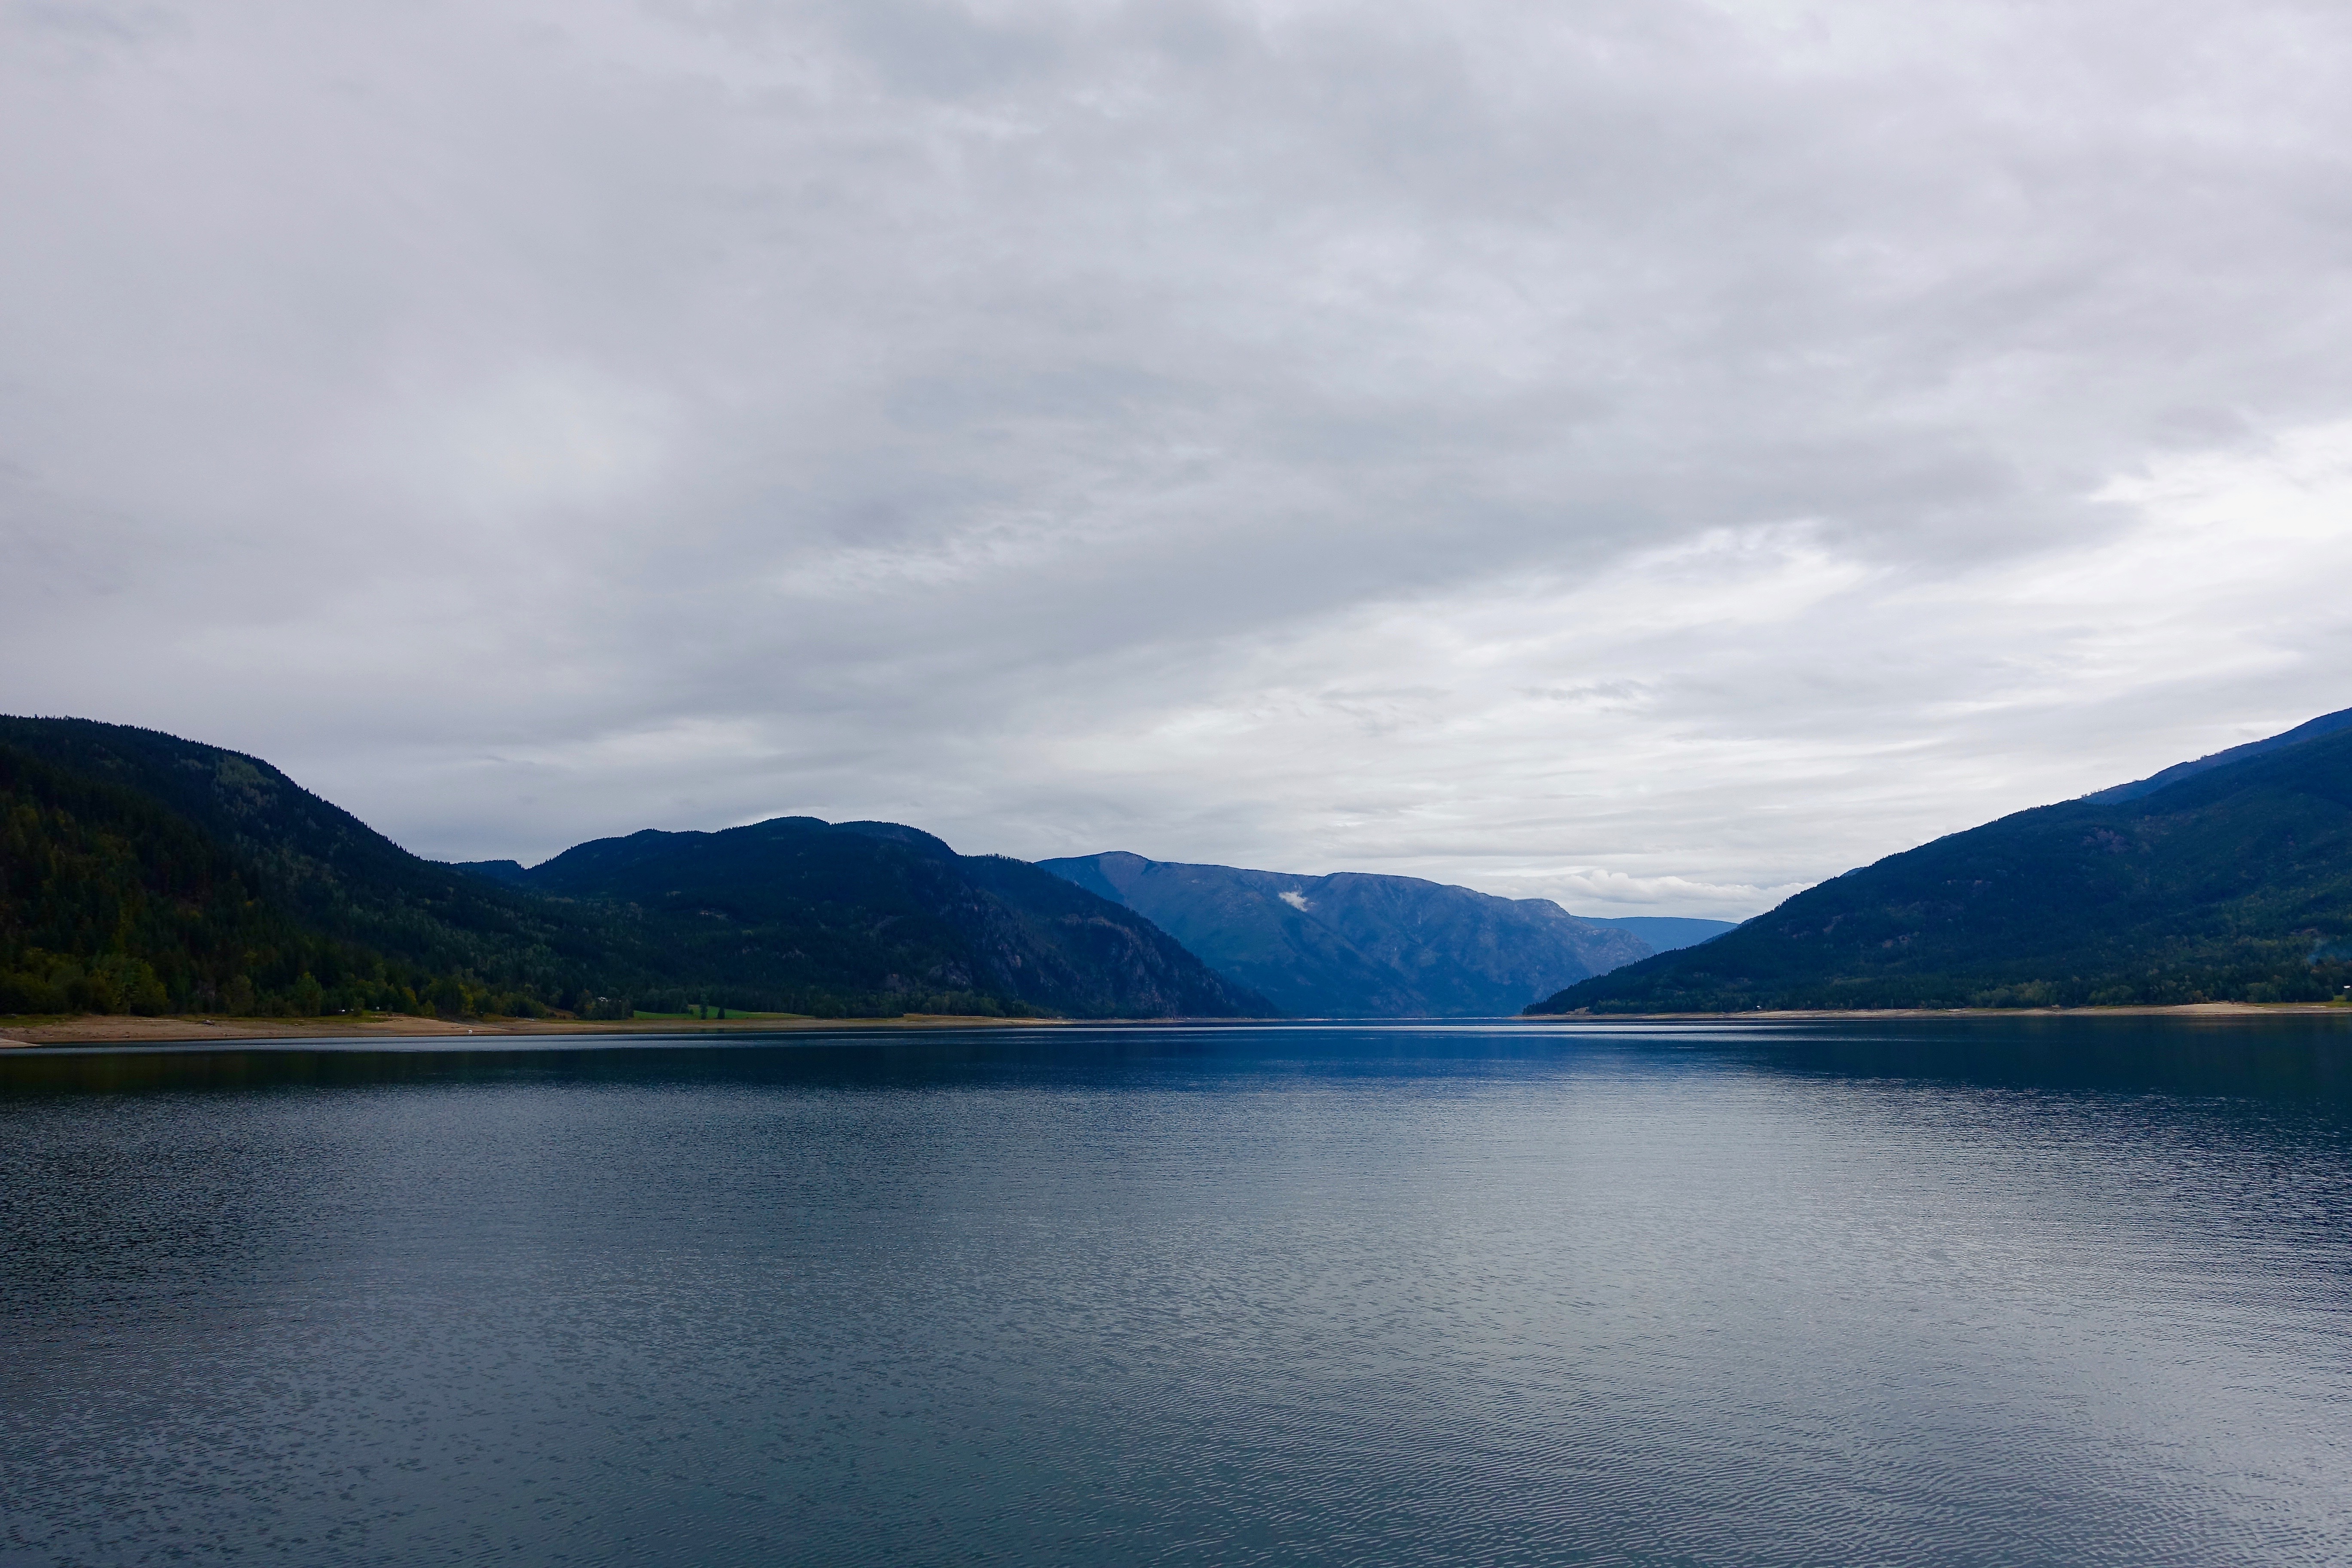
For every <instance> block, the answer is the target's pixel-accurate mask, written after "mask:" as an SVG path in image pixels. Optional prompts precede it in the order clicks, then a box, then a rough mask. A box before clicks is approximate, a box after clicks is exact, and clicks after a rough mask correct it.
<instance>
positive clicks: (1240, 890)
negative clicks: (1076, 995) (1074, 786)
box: [1037, 852, 1651, 1018]
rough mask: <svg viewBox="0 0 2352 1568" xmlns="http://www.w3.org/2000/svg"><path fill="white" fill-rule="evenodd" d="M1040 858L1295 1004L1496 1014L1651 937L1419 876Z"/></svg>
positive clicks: (1231, 975)
mask: <svg viewBox="0 0 2352 1568" xmlns="http://www.w3.org/2000/svg"><path fill="white" fill-rule="evenodd" d="M1037 864H1038V866H1039V867H1040V868H1042V869H1045V870H1047V871H1051V872H1052V873H1054V874H1055V876H1057V877H1063V878H1066V879H1068V880H1069V881H1071V882H1072V883H1074V884H1076V886H1078V887H1080V888H1084V889H1087V891H1089V892H1092V893H1096V894H1099V895H1100V896H1101V897H1103V898H1106V899H1109V900H1115V901H1117V902H1118V903H1121V904H1124V905H1125V906H1126V907H1127V908H1129V909H1131V910H1135V911H1137V912H1138V913H1139V914H1142V915H1144V916H1147V917H1149V918H1150V920H1151V921H1152V922H1153V923H1154V924H1156V925H1158V926H1160V928H1161V929H1163V930H1164V931H1167V932H1168V933H1169V934H1170V935H1171V936H1173V937H1174V938H1175V939H1176V940H1177V941H1179V942H1182V943H1183V944H1184V945H1185V946H1186V947H1188V948H1190V949H1191V950H1192V952H1196V953H1198V954H1200V955H1201V957H1202V959H1204V960H1206V961H1207V963H1209V965H1210V967H1211V968H1213V969H1214V970H1216V971H1217V972H1218V973H1221V974H1223V975H1224V976H1226V977H1227V978H1228V979H1230V980H1232V981H1234V982H1235V983H1237V984H1241V985H1244V986H1247V987H1248V988H1249V989H1250V990H1252V991H1255V992H1256V993H1258V994H1261V995H1263V996H1265V998H1267V999H1268V1000H1269V1001H1271V1002H1272V1003H1273V1004H1274V1005H1276V1006H1277V1007H1279V1008H1281V1009H1282V1011H1283V1012H1285V1013H1287V1014H1290V1015H1293V1016H1299V1017H1322V1018H1349V1017H1353V1018H1364V1017H1495V1016H1501V1015H1504V1014H1509V1013H1516V1012H1517V1011H1518V1010H1519V1009H1520V1008H1521V1007H1523V1006H1525V1005H1527V1004H1528V1001H1529V1000H1530V999H1532V998H1535V997H1538V996H1542V995H1545V994H1548V993H1549V992H1550V991H1553V990H1555V989H1557V988H1558V987H1559V986H1560V985H1561V984H1565V983H1567V982H1569V981H1571V980H1578V979H1581V978H1583V977H1584V976H1585V975H1588V974H1594V973H1600V972H1601V971H1603V970H1607V969H1612V968H1615V967H1616V966H1617V965H1619V964H1622V963H1631V962H1632V961H1633V960H1634V959H1637V958H1640V957H1643V955H1644V954H1646V953H1648V952H1650V951H1651V948H1650V945H1649V944H1648V943H1647V942H1643V940H1642V939H1641V938H1640V937H1638V936H1636V935H1634V934H1633V932H1631V931H1622V930H1616V929H1612V927H1610V926H1606V925H1603V924H1601V923H1599V922H1597V921H1585V920H1579V919H1578V918H1577V917H1575V916H1574V915H1571V914H1570V913H1568V912H1567V911H1566V910H1562V909H1561V908H1560V907H1559V905H1558V904H1555V903H1553V902H1552V901H1551V900H1549V899H1501V898H1496V897H1494V896H1493V895H1491V894H1487V893H1479V892H1473V891H1472V890H1471V889H1467V888H1449V887H1445V886H1444V885H1442V884H1440V883H1436V882H1425V881H1423V880H1422V879H1419V878H1417V877H1376V876H1369V875H1364V874H1361V873H1358V872H1351V871H1350V872H1340V873H1339V874H1337V875H1335V876H1328V877H1294V876H1289V875H1286V874H1284V873H1282V872H1278V871H1250V870H1243V869H1239V868H1234V867H1231V866H1193V865H1184V864H1181V863H1176V862H1171V861H1163V860H1147V859H1145V858H1143V857H1142V856H1140V855H1129V854H1124V853H1118V852H1113V853H1110V854H1104V855H1082V856H1073V857H1070V858H1065V859H1058V860H1041V861H1039V862H1038V863H1037Z"/></svg>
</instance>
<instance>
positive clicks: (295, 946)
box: [0, 717, 626, 1013]
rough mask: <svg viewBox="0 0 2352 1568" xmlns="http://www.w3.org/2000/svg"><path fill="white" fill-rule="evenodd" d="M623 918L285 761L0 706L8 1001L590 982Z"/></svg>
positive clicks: (427, 998) (2, 915) (16, 1005)
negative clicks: (510, 877) (441, 853)
mask: <svg viewBox="0 0 2352 1568" xmlns="http://www.w3.org/2000/svg"><path fill="white" fill-rule="evenodd" d="M618 936H619V933H615V932H614V931H608V930H604V929H600V928H599V927H598V926H597V925H596V923H595V922H593V921H583V919H582V918H581V917H580V915H579V914H577V913H576V912H573V911H567V910H558V909H555V908H553V907H551V906H549V905H548V904H546V902H545V901H544V900H536V899H530V898H528V897H520V896H517V895H514V894H511V893H509V892H507V891H505V890H503V889H497V888H494V887H490V886H488V885H486V884H484V883H483V882H481V881H479V880H478V879H474V878H470V877H466V876H462V875H460V874H458V873H457V872H455V871H452V870H450V869H448V868H446V867H441V866H436V865H434V864H432V863H431V862H429V861H425V860H421V859H419V858H416V857H415V856H414V855H411V854H409V853H408V852H407V851H406V850H404V849H402V848H401V847H399V846H398V845H396V844H394V843H392V842H391V841H390V840H389V839H386V838H385V837H383V836H382V835H380V834H378V833H376V832H374V831H373V829H371V828H369V827H368V826H366V825H365V824H364V823H362V822H361V821H360V820H359V819H358V818H356V817H354V816H352V815H351V814H350V813H348V812H345V811H343V810H341V809H340V808H339V807H336V806H334V805H330V804H329V803H327V802H326V801H323V800H321V799H320V798H319V797H318V796H317V795H312V794H310V792H309V791H307V790H305V789H303V788H302V787H301V786H299V784H295V783H294V782H293V781H292V780H290V779H289V778H288V777H286V775H285V774H283V773H279V772H278V770H277V769H275V768H273V767H271V766H270V765H269V764H268V763H264V762H261V761H260V760H258V759H257V758H254V757H248V756H244V755H242V754H240V753H238V752H228V751H223V750H221V749H220V748H219V747H216V746H206V745H201V744H198V743H196V742H191V741H183V740H180V739H178V738H176V737H174V736H171V735H164V734H161V733H158V732H157V731H152V730H138V729H132V728H130V727H128V726H125V725H119V724H100V723H94V722H91V721H88V720H79V719H23V718H7V717H0V1012H52V1011H68V1010H91V1011H117V1010H121V1011H142V1012H160V1011H166V1010H171V1011H183V1010H191V1009H202V1010H206V1011H213V1010H218V1011H224V1012H232V1013H237V1012H250V1011H256V1010H258V1011H262V1012H274V1011H300V1012H309V1013H315V1012H319V1011H321V1010H329V1009H333V1008H341V1007H361V1006H373V1007H396V1008H405V1009H411V1010H415V1009H417V1008H420V1007H436V1006H437V1007H440V1008H442V1009H444V1010H448V1011H461V1010H467V1009H469V1008H478V1007H481V1006H483V1005H492V1006H497V1007H499V1008H500V1009H501V1010H506V1011H512V1010H516V1009H518V1008H527V1007H529V1006H530V1005H542V1006H544V1005H556V1004H558V1003H560V1002H573V1001H578V1000H580V999H581V995H582V993H583V989H585V988H587V987H590V986H593V984H595V983H596V982H597V981H598V980H599V979H600V978H601V977H602V974H603V973H604V972H605V971H607V970H610V969H612V968H614V960H615V957H616V953H617V952H618V950H620V949H621V948H624V947H625V946H626V943H625V941H620V940H617V938H618Z"/></svg>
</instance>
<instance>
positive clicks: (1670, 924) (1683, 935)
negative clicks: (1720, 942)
mask: <svg viewBox="0 0 2352 1568" xmlns="http://www.w3.org/2000/svg"><path fill="white" fill-rule="evenodd" d="M1576 918H1577V919H1578V920H1580V921H1591V922H1592V923H1593V924H1594V925H1601V926H1615V927H1616V928H1617V929H1618V930H1619V931H1632V932H1633V934H1634V935H1635V936H1638V937H1640V938H1641V939H1642V940H1643V942H1647V943H1649V944H1650V948H1651V951H1653V952H1673V951H1674V950H1675V949H1676V948H1678V947H1696V946H1697V945H1698V944H1699V943H1700V942H1713V941H1714V940H1715V939H1716V938H1717V937H1719V936H1721V935H1722V934H1723V933H1724V932H1725V931H1733V930H1736V929H1738V925H1739V922H1738V921H1711V920H1702V919H1700V918H1698V917H1697V916H1696V915H1608V916H1602V915H1578V916H1577V917H1576Z"/></svg>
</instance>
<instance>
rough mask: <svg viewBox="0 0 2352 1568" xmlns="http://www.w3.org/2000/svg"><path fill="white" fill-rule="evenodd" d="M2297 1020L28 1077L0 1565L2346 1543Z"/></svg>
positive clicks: (2351, 1466) (1135, 1557)
mask: <svg viewBox="0 0 2352 1568" xmlns="http://www.w3.org/2000/svg"><path fill="white" fill-rule="evenodd" d="M2347 1308H2352V1033H2347V1031H2346V1030H2345V1029H2344V1028H2342V1027H2340V1026H2338V1025H2337V1024H2336V1021H2334V1020H2328V1019H2316V1018H2306V1019H2291V1018H2290V1019H2278V1020H2273V1021H2266V1022H2259V1023H2253V1024H2245V1023H2235V1022H2232V1023H2226V1024H2224V1023H2215V1024H2210V1025H2194V1026H2192V1025H2187V1024H2182V1023H2178V1022H2170V1021H2166V1022H2155V1021H2147V1020H2125V1019H2116V1020H2047V1019H2045V1020H2016V1021H2008V1020H2002V1021H1990V1022H1963V1021H1952V1022H1940V1021H1937V1022H1926V1023H1919V1024H1916V1025H1903V1026H1888V1025H1847V1026H1833V1027H1832V1026H1780V1027H1768V1026H1759V1027H1755V1028H1748V1029H1726V1028H1705V1027H1674V1028H1658V1027H1624V1028H1601V1027H1593V1026H1558V1027H1550V1026H1533V1027H1531V1026H1523V1025H1509V1026H1487V1027H1481V1026H1457V1027H1441V1026H1428V1027H1421V1026H1401V1027H1383V1028H1342V1029H1333V1028H1312V1027H1304V1026H1297V1027H1249V1028H1232V1029H1181V1028H1160V1029H1128V1030H1071V1029H1065V1030H1053V1031H1045V1030H1038V1031H1031V1032H1024V1033H1018V1034H991V1035H986V1036H940V1035H929V1036H919V1037H918V1036H890V1037H877V1036H871V1035H869V1036H865V1037H858V1038H856V1039H855V1040H844V1041H831V1042H812V1041H811V1040H810V1039H809V1038H807V1037H800V1038H795V1039H791V1040H758V1039H754V1040H749V1041H746V1040H743V1039H740V1038H738V1039H735V1040H733V1041H730V1043H728V1044H725V1045H717V1046H714V1045H709V1044H707V1043H670V1044H652V1045H647V1044H644V1043H632V1044H630V1045H629V1046H627V1047H614V1048H585V1047H581V1046H577V1045H575V1046H573V1047H562V1048H544V1047H542V1048H538V1049H533V1050H529V1051H516V1052H511V1053H483V1052H474V1053H469V1054H457V1053H446V1052H438V1051H431V1050H415V1051H386V1050H383V1049H382V1048H380V1047H378V1048H369V1049H365V1050H360V1049H352V1050H332V1049H327V1050H315V1049H306V1050H302V1051H289V1052H270V1051H247V1052H229V1053H223V1052H218V1051H207V1052H158V1051H131V1052H112V1053H87V1054H77V1055H65V1054H58V1053H52V1052H42V1053H40V1054H38V1055H37V1056H33V1055H28V1054H26V1053H15V1054H11V1055H7V1056H5V1057H0V1563H6V1564H11V1565H14V1564H20V1563H22V1564H30V1563H44V1564H46V1563H210V1562H228V1561H236V1562H240V1563H317V1564H341V1563H387V1564H390V1563H400V1564H414V1563H571V1564H606V1563H611V1564H623V1563H626V1564H672V1563H675V1564H706V1563H708V1564H731V1563H819V1562H824V1563H840V1562H850V1561H872V1562H892V1561H896V1562H918V1563H955V1562H1020V1563H1106V1562H1174V1563H1436V1562H1449V1563H1451V1562H1482V1563H1693V1564H1695V1563H1776V1564H1777V1563H1790V1564H1794V1563H1937V1564H1974V1563H1985V1564H1993V1563H2001V1564H2009V1563H2070V1564H2073V1563H2084V1564H2098V1563H2179V1564H2198V1565H2212V1564H2230V1563H2345V1562H2347V1560H2352V1312H2348V1311H2347Z"/></svg>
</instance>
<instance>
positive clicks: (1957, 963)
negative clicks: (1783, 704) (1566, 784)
mask: <svg viewBox="0 0 2352 1568" xmlns="http://www.w3.org/2000/svg"><path fill="white" fill-rule="evenodd" d="M2331 717H2334V716H2331ZM2303 732H2304V733H2305V738H2304V739H2301V740H2295V741H2289V742H2287V743H2284V744H2277V745H2257V746H2256V747H2253V748H2249V749H2247V750H2246V751H2245V752H2243V753H2242V754H2239V755H2237V756H2235V757H2229V758H2226V759H2225V760H2221V761H2217V762H2211V763H2210V765H2206V766H2202V767H2197V768H2191V769H2188V770H2186V771H2185V772H2180V773H2176V774H2175V776H2174V778H2173V780H2172V782H2170V783H2157V782H2156V781H2147V782H2148V783H2150V784H2154V787H2153V788H2151V789H2149V790H2147V791H2146V792H2145V793H2137V792H2135V791H2133V790H2131V789H2129V788H2126V789H2125V790H2117V791H2106V792H2102V794H2100V795H2092V796H2087V797H2085V798H2084V799H2082V800H2076V801H2069V802H2066V803H2065V804H2063V805H2045V806H2041V807H2037V808H2036V809H2034V810H2032V811H2022V812H2019V813H2017V814H2016V815H2015V816H2005V817H2002V818H2001V819H2000V820H1999V821H1997V822H1991V823H1988V824H1986V825H1985V826H1981V827H1977V828H1971V829H1969V831H1968V832H1965V833H1956V834H1953V835H1951V836H1950V837H1946V838H1939V839H1937V840H1936V841H1935V842H1933V843H1931V844H1927V845H1923V846H1921V847H1919V848H1916V849H1912V850H1907V851H1906V852H1905V853H1903V854H1900V855H1895V856H1890V857H1889V858H1886V859H1884V860H1881V861H1879V862H1877V863H1876V864H1875V865H1872V866H1866V867H1864V868H1861V869H1860V870H1855V871H1849V872H1847V873H1846V874H1845V875H1844V876H1843V877H1839V878H1836V879H1833V880H1831V881H1828V882H1824V883H1822V884H1821V885H1820V886H1819V887H1816V888H1813V889H1809V890H1807V891H1805V892H1802V893H1800V894H1798V895H1797V896H1796V897H1795V898H1792V899H1790V900H1788V901H1787V902H1786V903H1784V904H1782V905H1780V908H1778V909H1776V910H1772V911H1771V912H1769V914H1764V915H1759V916H1758V917H1757V918H1756V919H1755V920H1752V921H1748V923H1747V924H1745V925H1743V926H1741V927H1740V928H1739V929H1738V930H1737V931H1733V932H1731V933H1730V934H1729V935H1727V936H1723V937H1719V938H1717V940H1715V941H1714V942H1708V943H1706V945H1705V946H1703V947H1695V948H1689V949H1686V950H1684V951H1682V952H1669V953H1664V954H1661V955H1660V956H1658V957H1656V958H1653V959H1649V960H1645V961H1644V962H1643V963H1637V964H1633V965H1631V966H1629V967H1627V968H1625V969H1622V970H1620V971H1618V972H1617V973H1613V974H1608V975H1603V976H1601V977H1599V978H1596V979H1592V980H1588V981H1585V982H1583V983H1581V984H1577V985H1573V986H1570V987H1568V988H1567V989H1565V990H1563V991H1562V992H1560V993H1559V994H1558V995H1555V996H1552V997H1549V998H1548V999H1547V1000H1546V1001H1544V1002H1543V1003H1541V1004H1539V1005H1538V1006H1536V1007H1534V1008H1531V1009H1529V1011H1530V1012H1538V1013H1561V1012H1570V1011H1575V1010H1580V1009H1587V1008H1589V1009H1591V1011H1593V1012H1597V1013H1608V1012H1685V1011H1706V1012H1714V1011H1739V1010H1745V1009H1749V1008H1755V1007H1769V1008H1781V1007H1956V1006H2035V1005H2052V1004H2057V1005H2083V1004H2089V1005H2122V1004H2131V1003H2139V1004H2168V1003H2181V1002H2198V1001H2221V1000H2238V1001H2252V1002H2269V1001H2316V1000H2322V999H2325V998H2327V997H2330V996H2333V995H2335V994H2338V993H2339V990H2340V988H2341V987H2343V986H2345V985H2347V984H2352V964H2347V958H2352V731H2346V730H2344V729H2342V728H2341V727H2340V726H2333V725H2327V724H2324V723H2323V724H2318V725H2316V726H2305V729H2304V731H2303ZM2295 733H2297V731H2290V732H2289V734H2290V735H2293V734H2295ZM2280 739H2282V740H2284V739H2285V738H2284V737H2282V738H2280ZM2163 777H2164V775H2163V774H2158V780H2161V779H2162V778H2163Z"/></svg>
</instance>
